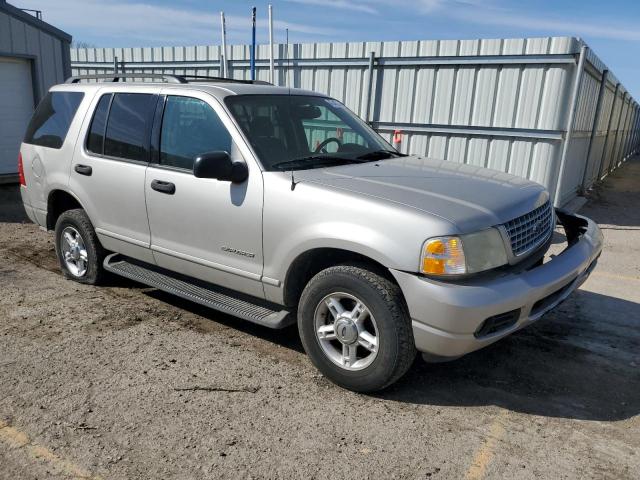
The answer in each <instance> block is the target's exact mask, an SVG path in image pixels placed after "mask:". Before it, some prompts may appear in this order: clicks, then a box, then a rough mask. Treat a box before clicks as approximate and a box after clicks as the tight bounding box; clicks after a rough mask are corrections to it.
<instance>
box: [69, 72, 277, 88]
mask: <svg viewBox="0 0 640 480" xmlns="http://www.w3.org/2000/svg"><path fill="white" fill-rule="evenodd" d="M127 78H143V79H144V78H149V79H154V80H162V81H164V82H167V83H191V82H190V81H189V80H190V79H193V80H194V81H196V82H216V83H247V84H254V85H271V83H269V82H264V81H262V80H237V79H235V78H224V77H208V76H204V75H173V74H166V73H98V74H95V75H77V76H75V77H69V78H67V80H66V81H65V83H80V81H81V80H105V81H109V82H122V81H124V80H126V79H127Z"/></svg>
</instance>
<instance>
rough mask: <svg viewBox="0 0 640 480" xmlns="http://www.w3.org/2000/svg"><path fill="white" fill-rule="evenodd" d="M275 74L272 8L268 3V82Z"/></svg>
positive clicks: (272, 81)
mask: <svg viewBox="0 0 640 480" xmlns="http://www.w3.org/2000/svg"><path fill="white" fill-rule="evenodd" d="M275 76H276V75H275V69H274V66H273V8H272V6H271V4H269V82H271V83H274V81H275Z"/></svg>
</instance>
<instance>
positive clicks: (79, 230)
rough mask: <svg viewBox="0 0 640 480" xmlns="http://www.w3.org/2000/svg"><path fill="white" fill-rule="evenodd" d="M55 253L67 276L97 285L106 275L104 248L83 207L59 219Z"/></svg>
mask: <svg viewBox="0 0 640 480" xmlns="http://www.w3.org/2000/svg"><path fill="white" fill-rule="evenodd" d="M55 234H56V253H57V255H58V261H59V262H60V267H61V268H62V273H63V274H64V276H65V277H66V278H68V279H70V280H75V281H76V282H80V283H87V284H89V285H96V284H98V283H100V281H101V280H102V279H103V278H104V275H105V271H104V269H103V267H102V262H103V261H104V257H105V256H106V251H105V250H104V248H102V245H101V244H100V241H99V240H98V236H97V235H96V232H95V230H94V229H93V225H92V224H91V221H90V220H89V217H88V216H87V214H86V212H85V211H84V210H82V209H80V208H78V209H74V210H67V211H66V212H63V213H62V214H61V215H60V217H58V221H57V222H56V229H55Z"/></svg>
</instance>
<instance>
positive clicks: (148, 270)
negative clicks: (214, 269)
mask: <svg viewBox="0 0 640 480" xmlns="http://www.w3.org/2000/svg"><path fill="white" fill-rule="evenodd" d="M104 268H105V270H107V271H109V272H111V273H114V274H116V275H120V276H122V277H126V278H129V279H131V280H134V281H136V282H140V283H143V284H145V285H149V286H150V287H154V288H157V289H159V290H163V291H165V292H167V293H171V294H173V295H176V296H178V297H181V298H184V299H186V300H190V301H192V302H195V303H199V304H200V305H204V306H205V307H209V308H212V309H213V310H218V311H219V312H223V313H228V314H229V315H233V316H236V317H239V318H242V319H243V320H248V321H249V322H253V323H257V324H258V325H262V326H264V327H268V328H275V329H279V328H284V327H287V326H289V325H292V324H293V323H295V317H294V316H293V315H291V314H290V312H289V311H288V310H278V307H279V306H278V305H275V304H272V303H268V302H266V301H264V300H260V299H257V298H254V297H249V296H248V295H243V294H239V293H237V292H233V291H232V290H228V289H226V288H222V287H218V286H216V285H212V284H210V283H206V282H202V281H200V280H197V279H192V278H189V277H185V276H184V275H180V274H177V273H174V272H171V271H169V270H165V269H161V268H159V267H156V266H153V265H147V264H143V263H141V262H138V261H136V260H133V259H129V258H127V257H123V256H122V255H120V254H118V253H113V254H111V255H109V256H107V258H105V259H104Z"/></svg>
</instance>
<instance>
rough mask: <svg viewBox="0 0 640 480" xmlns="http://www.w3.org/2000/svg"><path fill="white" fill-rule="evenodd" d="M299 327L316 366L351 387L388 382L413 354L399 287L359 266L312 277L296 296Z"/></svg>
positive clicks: (365, 389)
mask: <svg viewBox="0 0 640 480" xmlns="http://www.w3.org/2000/svg"><path fill="white" fill-rule="evenodd" d="M298 329H299V331H300V337H301V338H302V343H303V345H304V348H305V351H306V352H307V354H308V355H309V358H310V359H311V361H312V362H313V364H314V365H315V366H316V367H317V368H318V370H320V371H321V372H322V373H323V374H324V375H325V376H326V377H327V378H328V379H329V380H331V381H332V382H334V383H336V384H338V385H340V386H342V387H344V388H348V389H350V390H354V391H359V392H371V391H376V390H381V389H383V388H385V387H387V386H389V385H391V384H392V383H394V382H395V381H396V380H398V379H399V378H400V377H401V376H402V375H404V373H405V372H406V371H407V370H408V369H409V367H410V366H411V364H412V362H413V360H414V358H415V355H416V349H415V345H414V341H413V333H412V330H411V323H410V320H409V316H408V313H407V310H406V307H405V304H404V299H403V298H402V295H401V292H400V288H399V287H398V286H397V285H396V284H394V283H393V282H391V281H389V280H388V279H386V278H384V277H382V276H380V275H378V274H376V273H373V272H371V271H369V270H366V269H364V268H360V267H354V266H337V267H331V268H328V269H326V270H323V271H322V272H320V273H318V274H317V275H316V276H315V277H313V278H312V279H311V281H310V282H309V283H308V284H307V286H306V287H305V289H304V291H303V293H302V296H301V297H300V304H299V307H298Z"/></svg>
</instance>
